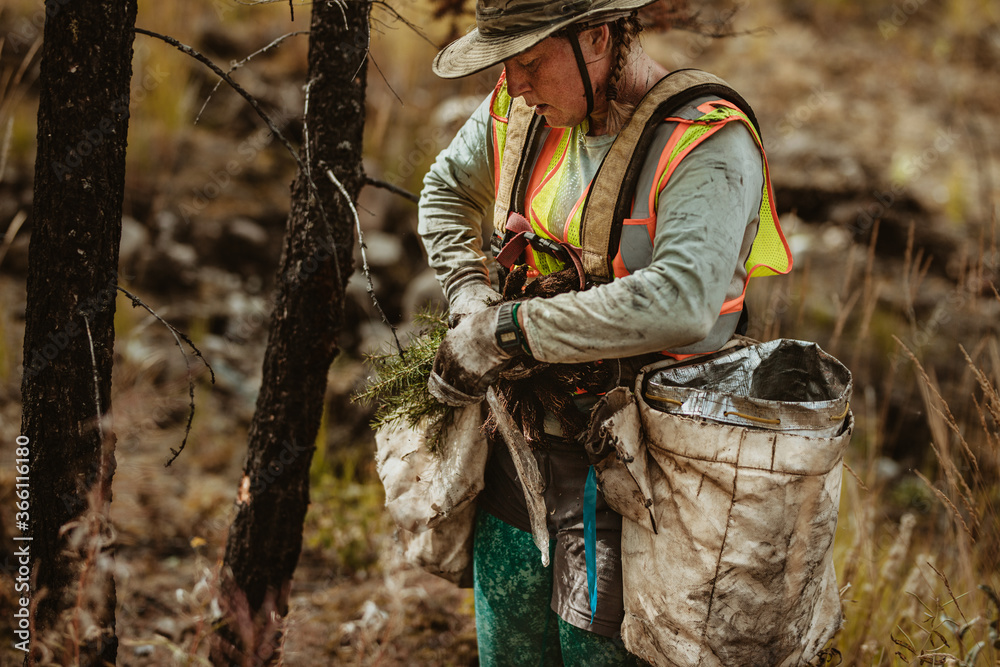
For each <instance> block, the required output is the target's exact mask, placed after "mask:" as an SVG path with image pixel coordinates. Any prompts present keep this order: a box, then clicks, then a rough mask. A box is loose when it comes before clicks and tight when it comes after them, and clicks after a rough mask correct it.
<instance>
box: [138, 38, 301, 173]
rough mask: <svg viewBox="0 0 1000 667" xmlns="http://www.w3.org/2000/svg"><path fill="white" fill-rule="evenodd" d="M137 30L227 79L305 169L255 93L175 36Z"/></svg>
mask: <svg viewBox="0 0 1000 667" xmlns="http://www.w3.org/2000/svg"><path fill="white" fill-rule="evenodd" d="M135 32H137V33H139V34H140V35H147V36H149V37H155V38H156V39H159V40H162V41H164V42H166V43H167V44H170V45H171V46H173V47H174V48H176V49H178V50H179V51H181V52H183V53H186V54H187V55H189V56H191V57H192V58H194V59H195V60H197V61H198V62H200V63H202V64H203V65H205V66H206V67H208V68H209V69H211V70H212V71H213V72H215V73H216V74H217V75H219V77H220V78H221V79H222V80H223V81H225V82H226V83H228V84H229V85H230V86H231V87H232V88H233V90H235V91H236V92H237V93H239V94H240V95H241V96H242V97H243V99H245V100H246V101H247V102H249V103H250V106H251V107H253V110H254V111H256V112H257V115H258V116H260V117H261V119H262V120H263V121H264V122H265V123H266V124H267V126H268V128H270V130H271V132H273V133H274V136H276V137H278V139H280V140H281V143H283V144H284V145H285V148H287V149H288V152H289V154H291V156H292V159H293V160H295V164H296V165H298V167H299V170H300V171H305V167H304V166H303V164H302V158H301V157H299V154H298V152H296V150H295V148H294V147H293V146H292V143H291V142H290V141H288V139H287V138H286V137H285V135H284V134H282V132H281V130H279V129H278V126H277V125H275V124H274V121H272V120H271V117H270V116H268V115H267V112H265V111H264V109H263V108H262V107H261V106H260V102H258V101H257V99H256V98H255V97H254V96H253V95H251V94H250V93H248V92H247V91H246V90H244V89H243V87H242V86H240V84H238V83H236V82H235V81H234V80H233V78H232V77H231V76H229V75H228V74H226V73H225V72H223V71H222V69H221V68H220V67H219V66H218V65H216V64H215V63H214V62H212V61H211V60H210V59H209V58H207V57H206V56H204V55H202V54H201V53H199V52H198V51H195V50H194V49H192V48H191V47H190V46H188V45H187V44H181V43H180V42H178V41H177V40H176V39H174V38H173V37H168V36H167V35H161V34H160V33H158V32H153V31H152V30H146V29H145V28H135Z"/></svg>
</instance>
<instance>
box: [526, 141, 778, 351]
mask: <svg viewBox="0 0 1000 667" xmlns="http://www.w3.org/2000/svg"><path fill="white" fill-rule="evenodd" d="M649 162H650V160H648V159H647V165H648V164H649ZM762 187H763V169H762V164H761V154H760V151H759V150H758V149H757V146H756V144H755V143H754V140H753V138H752V136H751V135H750V132H749V131H748V130H747V129H746V128H745V127H744V126H743V125H742V124H737V123H730V124H729V125H727V126H726V127H725V128H723V129H722V130H720V131H718V132H717V133H716V134H714V135H713V136H712V137H710V138H709V139H706V140H705V142H704V143H702V144H701V145H699V146H698V147H697V148H695V149H694V150H693V151H691V153H690V154H689V156H688V157H686V158H685V159H684V160H683V161H682V162H681V163H680V164H679V165H678V167H677V169H676V170H675V171H674V173H673V175H672V176H671V178H670V180H669V181H668V182H667V185H666V187H665V188H664V189H663V191H662V192H661V193H660V195H659V199H658V204H657V214H656V215H657V226H656V234H655V237H654V239H653V257H652V261H651V263H650V264H649V266H647V267H646V268H644V269H640V270H638V271H636V272H635V273H633V274H631V275H629V276H625V277H623V278H619V279H616V280H614V281H612V282H610V283H608V284H606V285H600V286H597V287H594V288H591V289H589V290H587V291H584V292H577V293H571V294H561V295H558V296H555V297H552V298H546V299H533V300H531V301H529V302H528V303H526V304H525V305H524V306H522V307H521V311H520V312H521V314H522V318H521V321H522V322H523V325H524V326H523V328H524V333H525V336H526V338H527V340H528V344H529V346H530V347H531V351H532V354H533V355H534V356H535V358H537V359H540V360H542V361H547V362H551V363H575V362H584V361H594V360H597V359H608V358H620V357H628V356H633V355H637V354H644V353H648V352H657V351H660V350H668V349H672V348H677V347H682V346H684V345H688V344H691V343H696V342H698V341H700V340H701V339H703V338H704V337H705V336H706V335H707V334H708V332H709V331H710V330H711V329H712V326H713V325H714V324H715V321H716V319H717V318H718V316H719V311H720V309H721V308H722V304H723V302H724V301H725V298H726V292H727V289H728V288H729V287H730V286H731V284H732V283H733V280H734V276H740V275H744V274H743V273H742V271H743V269H742V263H743V261H744V260H745V259H746V253H748V252H749V243H747V239H748V238H750V239H752V235H753V234H754V233H755V231H756V225H757V219H758V213H759V208H760V201H761V190H762Z"/></svg>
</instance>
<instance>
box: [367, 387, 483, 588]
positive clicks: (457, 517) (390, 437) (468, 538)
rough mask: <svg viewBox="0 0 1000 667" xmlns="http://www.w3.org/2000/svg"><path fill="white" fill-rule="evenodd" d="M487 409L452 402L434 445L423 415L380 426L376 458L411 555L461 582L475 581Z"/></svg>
mask: <svg viewBox="0 0 1000 667" xmlns="http://www.w3.org/2000/svg"><path fill="white" fill-rule="evenodd" d="M483 409H484V406H483V403H476V404H473V405H469V406H466V407H461V408H455V410H454V412H453V413H452V417H451V418H450V419H449V421H447V422H446V423H445V425H444V427H443V431H442V437H441V444H440V446H439V448H438V450H437V451H434V452H432V451H431V450H430V448H429V447H428V446H427V430H428V427H427V424H426V423H425V422H423V421H422V422H419V423H418V424H417V425H416V426H407V425H406V424H405V423H401V422H396V423H393V424H391V425H389V426H386V427H383V428H380V429H379V430H378V431H377V432H376V433H375V466H376V469H377V470H378V475H379V478H380V479H381V480H382V485H383V487H384V488H385V504H386V508H387V509H388V510H389V514H390V516H392V519H393V521H394V522H395V524H396V526H397V527H398V528H399V539H400V542H401V544H402V547H403V551H404V554H405V557H406V560H407V561H409V562H411V563H413V564H415V565H419V566H420V567H422V568H424V569H425V570H427V571H428V572H431V573H433V574H436V575H438V576H440V577H444V578H445V579H448V580H449V581H452V582H454V583H456V584H459V585H463V586H468V585H471V582H472V534H473V527H474V524H475V518H476V503H475V499H476V497H477V496H478V495H479V492H480V491H482V489H483V475H484V472H485V470H486V460H487V458H489V443H488V441H487V438H486V435H485V434H484V433H483V432H482V424H483V421H484V413H483Z"/></svg>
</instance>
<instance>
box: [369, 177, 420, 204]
mask: <svg viewBox="0 0 1000 667" xmlns="http://www.w3.org/2000/svg"><path fill="white" fill-rule="evenodd" d="M365 185H370V186H372V187H373V188H382V189H384V190H388V191H389V192H391V193H393V194H394V195H399V196H400V197H403V198H404V199H408V200H410V201H411V202H413V203H414V204H417V203H419V202H420V197H419V196H418V195H415V194H413V193H412V192H410V191H409V190H406V189H405V188H401V187H399V186H398V185H393V184H392V183H387V182H385V181H380V180H378V179H375V178H372V177H371V176H367V175H366V176H365Z"/></svg>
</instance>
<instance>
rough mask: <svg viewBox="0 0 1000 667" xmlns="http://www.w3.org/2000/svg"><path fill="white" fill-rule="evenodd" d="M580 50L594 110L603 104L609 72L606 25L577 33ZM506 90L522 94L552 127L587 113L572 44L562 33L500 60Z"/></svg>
mask: <svg viewBox="0 0 1000 667" xmlns="http://www.w3.org/2000/svg"><path fill="white" fill-rule="evenodd" d="M579 38H580V50H581V51H582V52H583V59H584V61H585V62H586V63H587V70H588V72H589V74H590V81H591V85H592V86H593V88H594V113H595V114H600V113H602V112H603V111H604V107H606V106H607V100H606V99H605V97H604V90H605V87H606V81H607V77H608V72H609V64H608V60H609V59H608V57H607V56H608V52H609V49H608V45H609V42H610V40H609V39H608V31H607V27H606V26H600V27H597V28H592V29H590V30H585V31H583V32H581V33H580V35H579ZM503 64H504V68H505V69H506V70H507V92H508V93H510V95H511V97H523V98H524V102H525V104H527V105H528V106H533V107H535V113H537V114H539V115H542V116H545V122H546V123H548V124H549V125H550V126H552V127H573V126H574V125H579V124H580V123H581V122H583V120H584V118H586V117H587V97H586V93H585V92H584V89H583V80H582V79H581V78H580V70H579V68H578V67H577V64H576V57H575V56H574V55H573V47H572V46H570V43H569V40H567V39H566V38H563V37H549V38H547V39H545V40H543V41H541V42H539V43H538V44H536V45H535V46H533V47H532V48H530V49H528V50H527V51H525V52H523V53H520V54H518V55H516V56H513V57H511V58H508V59H507V60H505V61H504V63H503Z"/></svg>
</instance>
